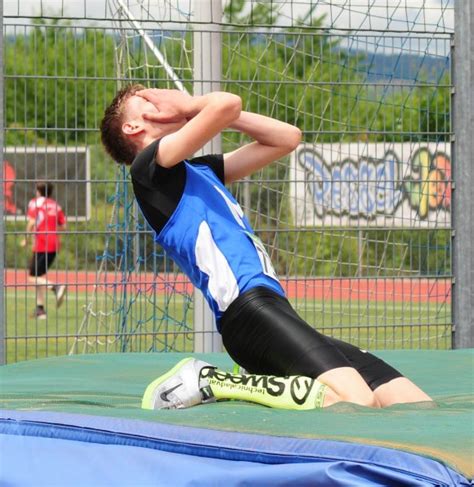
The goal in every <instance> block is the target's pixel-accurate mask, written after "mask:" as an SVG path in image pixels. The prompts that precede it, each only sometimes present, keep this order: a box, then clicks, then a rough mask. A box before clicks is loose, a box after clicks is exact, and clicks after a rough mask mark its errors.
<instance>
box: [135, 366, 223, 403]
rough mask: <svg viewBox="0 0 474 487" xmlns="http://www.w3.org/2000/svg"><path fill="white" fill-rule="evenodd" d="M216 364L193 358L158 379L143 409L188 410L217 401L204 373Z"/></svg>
mask: <svg viewBox="0 0 474 487" xmlns="http://www.w3.org/2000/svg"><path fill="white" fill-rule="evenodd" d="M205 367H212V368H215V367H213V366H212V365H210V364H208V363H206V362H203V361H202V360H196V359H195V358H192V357H189V358H185V359H183V360H181V361H180V362H179V363H178V364H177V365H175V366H174V367H173V368H172V369H171V370H170V371H169V372H167V373H166V374H164V375H162V376H161V377H158V379H155V380H154V381H153V382H152V383H151V384H150V385H149V386H148V387H147V388H146V390H145V394H144V395H143V399H142V408H143V409H184V408H190V407H192V406H197V405H198V404H206V403H210V402H215V401H216V398H215V397H214V394H213V393H212V391H211V388H210V387H209V383H208V382H207V380H206V379H201V371H202V369H204V368H205Z"/></svg>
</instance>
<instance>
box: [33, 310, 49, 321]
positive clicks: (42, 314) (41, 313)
mask: <svg viewBox="0 0 474 487" xmlns="http://www.w3.org/2000/svg"><path fill="white" fill-rule="evenodd" d="M31 317H32V318H35V319H37V320H45V319H46V311H45V310H44V309H43V308H36V309H35V310H34V311H33V314H32V315H31Z"/></svg>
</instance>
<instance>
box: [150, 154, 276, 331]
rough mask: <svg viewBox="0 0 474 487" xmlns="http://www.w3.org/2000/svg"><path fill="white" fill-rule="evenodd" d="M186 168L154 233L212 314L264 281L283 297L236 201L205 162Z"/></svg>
mask: <svg viewBox="0 0 474 487" xmlns="http://www.w3.org/2000/svg"><path fill="white" fill-rule="evenodd" d="M184 164H185V167H186V185H185V188H184V192H183V194H182V197H181V200H180V201H179V203H178V206H177V207H176V209H175V211H174V213H173V214H172V215H171V217H170V219H169V220H168V222H167V223H166V225H165V226H164V227H163V229H162V230H161V232H160V233H159V234H158V235H156V236H155V240H156V241H157V242H158V243H159V244H160V245H161V246H162V247H163V248H164V249H165V250H166V252H167V253H168V254H169V256H170V257H171V258H172V259H173V260H174V261H175V262H176V263H177V264H178V265H179V267H180V268H181V270H182V271H183V272H184V273H185V274H186V275H187V276H188V277H189V279H190V280H191V282H192V283H193V284H194V285H195V286H196V287H198V288H199V289H200V290H201V291H202V293H203V294H204V297H205V298H206V300H207V302H208V303H209V306H210V307H211V309H212V311H213V312H214V314H215V317H216V322H217V326H218V327H219V319H220V317H221V316H222V313H223V312H224V311H225V310H226V309H227V308H228V307H229V305H230V304H231V303H232V301H234V299H235V298H237V296H239V295H240V294H241V293H243V292H245V291H248V290H249V289H252V288H254V287H256V286H265V287H268V288H270V289H273V290H274V291H275V292H277V293H278V294H280V295H282V296H284V291H283V289H282V287H281V285H280V283H279V281H278V277H277V276H276V274H275V271H274V269H273V266H272V264H271V262H270V258H269V257H268V254H267V252H266V250H265V248H264V246H263V244H262V242H261V241H260V239H259V238H258V237H257V236H256V235H255V234H254V232H253V230H252V228H251V227H250V224H249V222H248V220H247V218H246V217H245V215H244V213H243V211H242V209H241V207H240V205H239V204H238V203H237V201H236V200H235V199H234V197H233V196H232V195H231V193H230V192H229V191H228V190H227V188H226V187H225V186H224V185H223V184H222V182H221V181H220V180H219V178H218V177H217V176H216V174H215V173H214V171H213V170H212V169H211V168H210V167H209V166H206V165H192V164H189V163H188V162H186V161H185V162H184Z"/></svg>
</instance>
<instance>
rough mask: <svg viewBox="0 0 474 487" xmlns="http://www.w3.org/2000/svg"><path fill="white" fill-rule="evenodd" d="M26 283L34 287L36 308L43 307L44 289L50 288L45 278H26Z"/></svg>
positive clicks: (44, 300)
mask: <svg viewBox="0 0 474 487" xmlns="http://www.w3.org/2000/svg"><path fill="white" fill-rule="evenodd" d="M28 281H29V282H30V283H31V284H34V285H35V286H36V306H44V304H45V302H46V289H48V288H50V287H51V286H52V284H51V282H49V281H48V280H47V279H46V278H45V277H34V276H30V277H28Z"/></svg>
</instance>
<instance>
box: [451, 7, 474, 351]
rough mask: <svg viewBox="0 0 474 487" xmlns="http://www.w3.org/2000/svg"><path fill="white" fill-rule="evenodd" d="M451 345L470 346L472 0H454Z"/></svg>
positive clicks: (473, 296) (473, 334)
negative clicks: (456, 0)
mask: <svg viewBox="0 0 474 487" xmlns="http://www.w3.org/2000/svg"><path fill="white" fill-rule="evenodd" d="M454 27H455V31H454V57H453V66H454V73H453V75H454V80H453V84H454V88H455V92H454V106H453V118H452V120H453V133H454V136H455V139H454V144H453V149H454V152H453V181H454V184H455V186H454V191H453V199H452V202H453V206H452V218H453V228H454V235H453V240H452V242H453V275H454V279H455V280H454V283H453V287H452V288H453V289H452V291H453V305H452V306H453V324H454V340H453V346H454V348H471V347H474V282H473V274H474V220H473V217H472V215H474V195H473V188H474V137H473V134H474V94H473V87H472V80H473V79H474V57H473V55H472V53H473V50H474V3H472V2H470V1H459V2H454Z"/></svg>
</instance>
